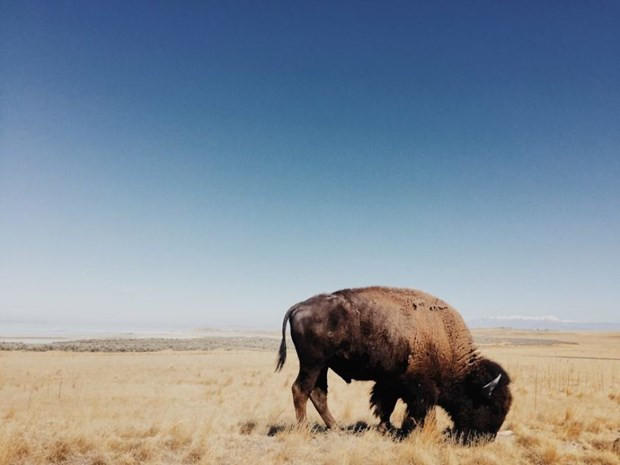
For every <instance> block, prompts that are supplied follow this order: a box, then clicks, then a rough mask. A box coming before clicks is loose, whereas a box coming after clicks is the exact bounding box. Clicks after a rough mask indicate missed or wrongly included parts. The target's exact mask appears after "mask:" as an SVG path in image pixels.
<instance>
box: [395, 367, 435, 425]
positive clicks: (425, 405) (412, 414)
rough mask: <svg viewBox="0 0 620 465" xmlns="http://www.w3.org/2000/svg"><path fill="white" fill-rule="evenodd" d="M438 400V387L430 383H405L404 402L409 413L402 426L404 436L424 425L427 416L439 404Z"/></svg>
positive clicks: (415, 381) (418, 381)
mask: <svg viewBox="0 0 620 465" xmlns="http://www.w3.org/2000/svg"><path fill="white" fill-rule="evenodd" d="M437 398H438V391H437V387H436V386H435V384H434V383H432V382H430V381H424V380H419V379H413V380H411V381H408V382H406V383H405V388H404V390H403V400H404V401H405V403H406V404H407V413H406V415H405V419H404V420H403V424H402V426H401V431H402V434H403V435H404V436H406V435H408V434H409V433H411V431H412V430H413V429H414V428H418V427H422V426H423V425H424V420H425V418H426V415H427V414H428V412H429V411H430V409H431V408H433V406H435V405H436V404H437Z"/></svg>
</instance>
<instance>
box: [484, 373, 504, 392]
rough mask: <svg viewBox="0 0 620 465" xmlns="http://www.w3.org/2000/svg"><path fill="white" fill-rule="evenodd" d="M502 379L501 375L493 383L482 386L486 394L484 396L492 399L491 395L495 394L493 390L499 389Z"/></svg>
mask: <svg viewBox="0 0 620 465" xmlns="http://www.w3.org/2000/svg"><path fill="white" fill-rule="evenodd" d="M500 379H502V374H501V373H500V374H499V375H497V378H495V379H494V380H493V381H491V382H489V383H487V384H485V385H484V386H482V392H483V393H484V395H486V396H487V397H491V394H493V389H495V388H496V387H497V385H498V383H499V380H500Z"/></svg>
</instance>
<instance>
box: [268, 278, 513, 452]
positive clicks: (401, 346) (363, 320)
mask: <svg viewBox="0 0 620 465" xmlns="http://www.w3.org/2000/svg"><path fill="white" fill-rule="evenodd" d="M289 321H290V325H291V337H292V339H293V343H294V344H295V349H296V351H297V356H298V358H299V374H298V376H297V378H296V379H295V382H294V383H293V386H292V391H293V402H294V405H295V413H296V416H297V422H298V424H304V423H305V421H306V403H307V401H308V399H310V400H311V401H312V403H313V404H314V406H315V408H316V409H317V411H318V412H319V414H320V415H321V418H322V419H323V421H324V422H325V424H326V425H327V427H328V428H333V427H335V426H336V421H335V420H334V417H333V416H332V414H331V413H330V411H329V408H328V406H327V370H328V369H332V370H333V371H334V372H335V373H336V374H338V375H339V376H340V377H341V378H343V379H344V380H345V381H346V382H347V383H350V382H351V380H354V379H355V380H371V381H374V382H375V385H374V387H373V388H372V393H371V397H370V404H371V406H372V407H374V414H375V416H377V417H378V418H379V421H380V424H379V427H380V429H382V430H384V431H392V430H393V427H392V425H391V424H390V416H391V414H392V411H393V410H394V407H395V405H396V402H397V400H398V399H402V400H403V401H404V402H405V404H406V415H405V418H404V420H403V424H402V426H401V432H402V433H403V434H407V433H409V432H410V431H411V430H412V429H413V428H415V427H416V426H420V425H421V424H422V423H423V422H424V418H425V416H426V414H427V413H428V412H429V410H430V409H431V408H433V407H434V406H435V405H439V406H440V407H442V408H443V409H444V410H445V411H446V412H447V413H448V414H449V416H450V417H451V419H452V422H453V423H454V427H453V428H452V430H451V432H452V433H454V434H455V435H456V436H457V437H459V438H460V439H461V440H464V441H471V440H473V439H475V438H480V437H487V438H489V439H492V438H494V437H495V435H496V434H497V431H498V430H499V428H500V427H501V425H502V423H503V422H504V419H505V417H506V414H507V413H508V410H509V408H510V404H511V401H512V396H511V394H510V390H509V387H508V386H509V383H510V378H509V376H508V374H507V373H506V371H504V369H503V368H502V367H501V366H500V365H499V364H497V363H495V362H493V361H491V360H488V359H487V358H484V357H482V356H481V355H480V354H479V353H478V351H477V349H476V347H475V346H474V343H473V339H472V336H471V333H470V332H469V330H468V329H467V327H466V326H465V323H464V322H463V319H462V318H461V316H460V315H459V313H458V312H457V311H456V310H455V309H454V308H452V307H451V306H450V305H448V304H447V303H445V302H444V301H442V300H440V299H438V298H436V297H433V296H432V295H429V294H427V293H425V292H421V291H418V290H413V289H396V288H388V287H367V288H360V289H344V290H340V291H337V292H333V293H331V294H320V295H316V296H314V297H311V298H309V299H308V300H305V301H303V302H300V303H298V304H296V305H293V306H292V307H291V308H290V309H289V310H288V311H287V312H286V314H285V316H284V321H283V323H282V342H281V344H280V349H279V354H278V360H277V366H276V371H279V370H281V369H282V366H283V365H284V362H285V361H286V340H285V335H286V324H287V322H289Z"/></svg>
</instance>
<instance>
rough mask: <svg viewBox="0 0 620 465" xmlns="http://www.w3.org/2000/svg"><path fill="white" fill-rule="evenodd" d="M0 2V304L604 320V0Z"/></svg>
mask: <svg viewBox="0 0 620 465" xmlns="http://www.w3.org/2000/svg"><path fill="white" fill-rule="evenodd" d="M0 4H1V7H0V8H1V10H0V92H1V94H0V99H1V100H0V105H1V106H0V320H4V321H7V320H29V321H45V322H66V321H74V322H76V321H77V322H84V323H88V324H108V323H110V324H115V323H119V324H124V323H131V324H134V323H140V324H147V323H148V324H151V325H161V326H170V327H172V326H189V327H192V326H194V327H195V326H226V325H244V326H258V327H273V328H276V327H278V326H279V324H280V322H281V318H282V316H283V314H284V312H285V310H286V309H287V308H288V307H289V306H290V305H292V304H293V303H295V302H297V301H300V300H303V299H305V298H307V297H309V296H310V295H313V294H315V293H319V292H325V291H333V290H336V289H340V288H344V287H357V286H363V285H370V284H385V285H393V286H404V287H413V288H418V289H423V290H426V291H428V292H430V293H432V294H435V295H438V296H439V297H442V298H443V299H445V300H447V301H448V302H450V303H451V304H453V305H454V306H455V307H456V308H458V309H459V310H460V311H461V312H462V313H463V315H464V316H465V318H466V319H472V318H478V317H484V316H490V315H510V314H519V315H526V316H537V315H549V314H551V315H556V316H558V317H560V318H564V319H576V320H584V321H611V322H619V321H620V205H619V204H620V28H619V27H618V24H620V3H618V2H617V1H615V0H609V1H599V2H585V1H583V2H573V1H558V2H554V1H545V2H540V1H532V2H527V1H515V2H497V1H472V2H462V1H455V2H431V1H429V2H411V1H404V2H362V1H352V2H344V1H343V2H334V1H329V2H314V1H312V2H307V1H306V2H295V1H283V2H277V1H269V2H256V1H248V2H240V1H201V2H189V1H188V2H174V1H167V2H157V1H144V2H140V1H131V2H126V1H118V2H114V1H100V2H90V1H88V2H86V1H71V2H63V1H59V2H47V1H35V2H33V1H9V0H5V1H2V2H0Z"/></svg>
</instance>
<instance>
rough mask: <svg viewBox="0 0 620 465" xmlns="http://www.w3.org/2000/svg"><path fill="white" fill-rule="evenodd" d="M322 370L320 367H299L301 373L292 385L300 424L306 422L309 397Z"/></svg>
mask: <svg viewBox="0 0 620 465" xmlns="http://www.w3.org/2000/svg"><path fill="white" fill-rule="evenodd" d="M320 372H321V369H320V368H319V367H305V366H300V367H299V374H298V375H297V378H296V379H295V382H294V383H293V386H292V387H291V391H293V404H294V405H295V415H296V416H297V424H298V425H303V424H305V423H306V404H307V403H308V398H309V397H310V393H311V392H312V390H313V389H314V385H315V384H316V381H317V378H318V377H319V374H320Z"/></svg>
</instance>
